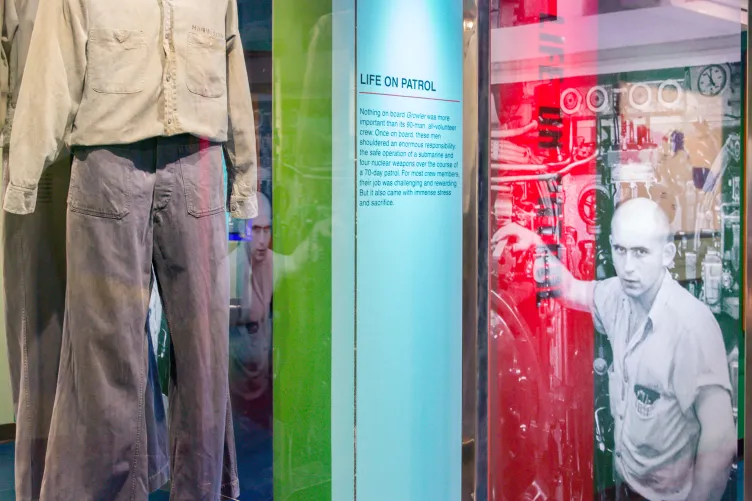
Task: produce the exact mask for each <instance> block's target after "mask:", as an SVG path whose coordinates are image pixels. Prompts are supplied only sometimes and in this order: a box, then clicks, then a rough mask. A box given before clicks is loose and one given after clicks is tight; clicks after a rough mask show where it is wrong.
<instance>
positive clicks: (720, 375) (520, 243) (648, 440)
mask: <svg viewBox="0 0 752 501" xmlns="http://www.w3.org/2000/svg"><path fill="white" fill-rule="evenodd" d="M510 237H511V239H510ZM493 242H494V243H498V244H501V245H503V244H505V243H507V242H509V243H510V244H511V245H513V246H514V248H516V249H518V250H527V249H528V248H529V247H530V246H531V245H536V246H542V245H543V242H542V241H541V239H540V237H539V236H538V235H536V234H535V233H534V232H532V231H530V230H528V229H525V228H522V227H521V226H519V225H516V224H509V225H507V226H505V227H503V228H501V229H500V230H499V231H498V232H497V234H496V235H494V238H493ZM610 243H611V252H612V257H613V264H614V268H615V269H616V275H617V276H616V277H613V278H609V279H607V280H603V281H583V280H577V279H576V278H574V277H573V276H572V274H571V273H570V272H569V271H568V270H567V269H566V268H564V266H563V265H561V263H560V262H559V261H558V260H557V259H556V257H554V256H553V255H551V260H552V262H553V263H552V273H554V274H556V273H557V270H558V274H559V275H560V277H561V298H560V300H561V301H563V302H564V304H565V305H566V306H568V307H570V308H573V309H577V310H580V311H586V312H590V313H591V314H592V316H593V322H594V324H595V327H596V329H597V330H598V331H599V332H602V333H604V334H605V335H606V336H607V337H608V340H609V342H610V343H611V347H612V351H613V355H614V357H613V363H612V365H611V367H609V369H608V378H609V394H610V404H611V414H612V415H613V417H614V422H615V430H614V444H615V447H614V465H615V470H616V471H615V474H616V475H615V476H616V478H617V491H616V496H615V497H616V500H617V501H622V500H624V501H627V500H628V501H633V500H643V499H646V500H649V501H716V500H719V499H721V496H722V495H723V492H724V490H725V488H726V483H727V481H728V477H729V471H730V468H731V464H732V462H733V460H734V457H735V454H736V429H735V425H734V419H733V414H732V405H731V383H730V378H729V370H728V363H727V358H726V350H725V346H724V342H723V337H722V334H721V330H720V327H719V326H718V322H717V321H716V319H715V317H714V316H713V314H712V313H711V311H710V310H709V309H708V307H707V306H706V305H705V304H704V303H702V302H701V301H699V300H698V299H696V298H695V297H694V296H693V295H692V294H690V293H689V292H688V291H687V290H685V289H684V288H683V287H682V286H681V285H679V283H677V282H676V281H675V280H674V279H673V278H671V275H670V274H669V272H668V266H669V265H670V264H671V263H672V262H673V259H674V255H675V254H676V246H675V245H674V242H673V238H672V235H671V232H670V229H669V221H668V219H667V217H666V215H665V213H664V212H663V211H662V209H661V208H660V207H659V206H658V205H657V204H656V203H655V202H653V201H651V200H649V199H646V198H636V199H632V200H629V201H627V202H624V203H623V204H621V205H620V206H619V207H618V208H617V210H616V212H615V214H614V217H613V220H612V224H611V236H610Z"/></svg>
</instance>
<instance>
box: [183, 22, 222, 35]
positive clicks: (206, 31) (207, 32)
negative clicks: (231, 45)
mask: <svg viewBox="0 0 752 501" xmlns="http://www.w3.org/2000/svg"><path fill="white" fill-rule="evenodd" d="M191 31H193V32H194V33H202V34H204V35H210V36H213V37H216V38H224V33H220V32H218V31H217V30H213V29H211V28H205V27H204V26H198V25H196V24H194V25H192V26H191Z"/></svg>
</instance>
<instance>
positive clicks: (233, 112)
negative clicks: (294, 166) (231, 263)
mask: <svg viewBox="0 0 752 501" xmlns="http://www.w3.org/2000/svg"><path fill="white" fill-rule="evenodd" d="M225 22H226V27H225V32H226V35H227V106H228V110H227V112H228V113H227V114H228V117H229V127H228V134H227V143H225V151H226V153H227V158H228V160H229V164H230V165H229V166H228V167H229V168H228V178H229V179H228V180H229V182H230V185H231V188H230V190H228V191H229V192H230V214H231V215H232V217H235V218H239V219H251V218H254V217H256V215H257V214H258V202H257V200H256V175H257V173H256V128H255V126H254V121H253V101H252V100H251V88H250V85H249V83H248V73H246V68H245V56H244V55H243V43H242V42H241V40H240V30H239V27H238V5H237V0H229V2H228V5H227V18H226V21H225Z"/></svg>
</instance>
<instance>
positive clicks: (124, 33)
mask: <svg viewBox="0 0 752 501" xmlns="http://www.w3.org/2000/svg"><path fill="white" fill-rule="evenodd" d="M87 50H88V55H87V59H88V61H87V64H88V74H87V78H88V80H89V86H90V87H91V88H92V89H93V90H95V91H96V92H101V93H103V94H136V93H138V92H141V91H143V90H144V82H145V77H146V66H147V64H148V59H149V58H148V57H147V56H148V53H147V49H146V36H145V35H144V32H143V31H140V30H124V29H104V28H100V29H92V30H91V31H90V32H89V43H88V48H87Z"/></svg>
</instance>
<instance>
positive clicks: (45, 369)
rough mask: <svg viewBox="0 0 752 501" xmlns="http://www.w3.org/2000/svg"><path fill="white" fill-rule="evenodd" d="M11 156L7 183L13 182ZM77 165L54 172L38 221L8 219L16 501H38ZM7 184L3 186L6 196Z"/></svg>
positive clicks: (44, 184)
mask: <svg viewBox="0 0 752 501" xmlns="http://www.w3.org/2000/svg"><path fill="white" fill-rule="evenodd" d="M7 153H8V152H7V150H6V151H4V152H3V178H4V181H5V180H6V179H7V172H8V169H7V158H8V155H7ZM69 180H70V160H63V161H61V162H59V163H56V164H54V165H52V166H50V167H49V168H48V169H47V171H46V172H45V174H44V176H43V177H42V179H41V181H40V184H39V197H38V200H37V207H36V211H35V212H34V213H33V214H29V215H24V216H19V215H16V214H10V213H5V214H4V220H3V264H4V269H3V275H4V277H3V278H4V281H3V286H4V296H5V328H6V329H5V332H6V338H7V343H8V356H9V364H10V376H11V388H12V392H13V403H14V410H15V414H16V450H15V455H16V457H15V489H16V499H18V500H19V501H31V500H36V499H39V491H40V488H41V483H42V475H43V474H44V466H45V453H46V449H47V436H48V432H49V426H50V418H51V416H52V407H53V403H54V399H55V387H56V384H57V373H58V361H59V357H60V343H61V338H62V328H63V316H64V310H65V282H66V281H65V201H66V197H67V194H68V182H69ZM5 186H6V182H4V183H3V192H4V191H5V190H4V188H5Z"/></svg>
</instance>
